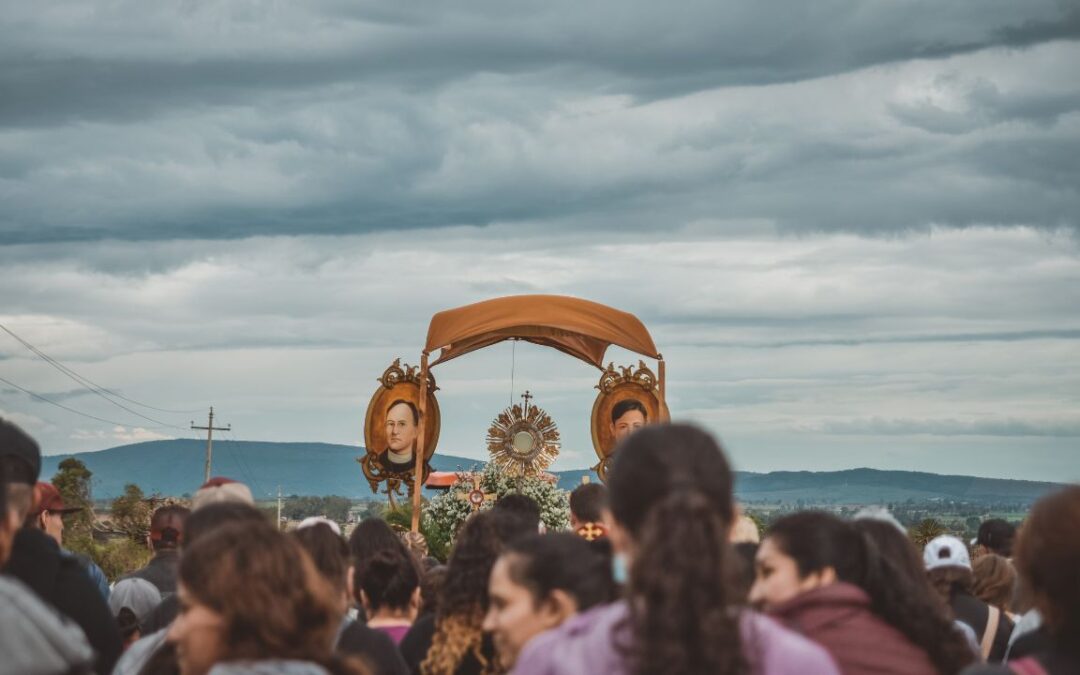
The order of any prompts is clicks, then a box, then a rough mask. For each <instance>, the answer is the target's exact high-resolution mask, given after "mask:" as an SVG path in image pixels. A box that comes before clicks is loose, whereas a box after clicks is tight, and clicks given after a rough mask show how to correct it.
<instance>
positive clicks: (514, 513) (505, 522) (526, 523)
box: [491, 492, 540, 541]
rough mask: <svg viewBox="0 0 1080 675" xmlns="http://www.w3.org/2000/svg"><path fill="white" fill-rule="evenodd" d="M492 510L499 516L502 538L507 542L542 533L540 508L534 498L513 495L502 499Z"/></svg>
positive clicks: (517, 494)
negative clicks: (515, 538) (518, 537)
mask: <svg viewBox="0 0 1080 675" xmlns="http://www.w3.org/2000/svg"><path fill="white" fill-rule="evenodd" d="M491 508H492V511H494V512H496V513H498V514H499V524H500V528H502V529H501V531H502V537H503V539H505V540H506V541H509V540H510V539H513V538H514V537H517V536H524V535H530V534H536V533H537V532H539V531H540V506H539V505H538V504H537V503H536V501H535V500H534V499H533V498H532V497H529V496H527V495H523V494H519V493H516V492H515V493H511V494H508V495H504V496H503V497H501V498H500V499H499V501H497V502H495V506H493V507H491Z"/></svg>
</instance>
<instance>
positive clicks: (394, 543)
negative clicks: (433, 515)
mask: <svg viewBox="0 0 1080 675" xmlns="http://www.w3.org/2000/svg"><path fill="white" fill-rule="evenodd" d="M400 546H401V539H400V538H399V537H398V535H397V534H396V533H395V532H394V530H393V528H391V527H390V526H389V525H388V524H387V523H386V521H385V520H383V519H382V518H365V519H363V520H361V521H360V522H359V523H357V525H356V528H355V529H353V531H352V534H350V535H349V553H350V554H351V555H352V564H353V568H354V569H356V570H359V569H360V568H361V567H363V565H364V563H366V562H367V560H368V558H371V557H372V556H373V555H375V554H376V553H378V552H379V551H385V550H391V551H396V550H398V547H400ZM354 591H355V589H354Z"/></svg>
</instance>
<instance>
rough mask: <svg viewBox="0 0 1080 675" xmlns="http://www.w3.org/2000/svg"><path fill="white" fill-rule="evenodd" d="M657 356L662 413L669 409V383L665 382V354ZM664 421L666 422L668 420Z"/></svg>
mask: <svg viewBox="0 0 1080 675" xmlns="http://www.w3.org/2000/svg"><path fill="white" fill-rule="evenodd" d="M656 356H657V358H656V362H657V363H656V366H657V368H656V369H657V371H658V375H659V377H657V384H658V385H659V389H660V412H661V414H662V413H663V411H665V410H667V385H666V384H665V374H664V355H663V354H657V355H656ZM664 421H665V422H666V421H667V420H664Z"/></svg>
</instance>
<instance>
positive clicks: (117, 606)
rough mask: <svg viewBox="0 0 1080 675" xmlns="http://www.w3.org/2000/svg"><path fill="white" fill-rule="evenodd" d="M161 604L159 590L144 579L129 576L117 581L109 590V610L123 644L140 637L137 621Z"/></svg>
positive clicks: (144, 617) (143, 618) (143, 619)
mask: <svg viewBox="0 0 1080 675" xmlns="http://www.w3.org/2000/svg"><path fill="white" fill-rule="evenodd" d="M159 604H161V592H160V591H159V590H158V588H157V586H155V585H154V584H152V583H150V582H149V581H147V580H146V579H139V578H138V577H129V578H127V579H121V580H120V581H117V582H116V583H115V584H114V585H113V587H112V590H111V591H110V592H109V610H110V611H111V612H112V615H113V617H114V618H115V619H116V623H117V625H118V626H119V628H120V635H121V637H123V639H124V644H125V645H130V644H131V643H132V642H134V641H135V640H138V639H139V637H140V634H139V623H140V622H141V621H145V620H146V618H147V617H148V616H150V612H152V611H154V608H155V607H157V606H158V605H159Z"/></svg>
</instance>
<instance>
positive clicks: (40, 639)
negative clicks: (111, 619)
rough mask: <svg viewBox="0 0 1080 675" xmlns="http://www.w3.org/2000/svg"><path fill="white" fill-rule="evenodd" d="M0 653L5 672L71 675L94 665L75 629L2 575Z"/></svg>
mask: <svg viewBox="0 0 1080 675" xmlns="http://www.w3.org/2000/svg"><path fill="white" fill-rule="evenodd" d="M0 653H2V654H3V655H4V668H5V669H6V668H11V670H5V672H31V671H32V670H34V669H37V668H41V669H42V670H41V671H35V672H47V671H53V670H54V671H55V672H68V671H72V672H75V671H77V670H79V669H87V668H89V667H90V666H91V665H92V664H93V662H94V650H93V649H92V648H91V647H90V644H89V643H88V642H87V639H86V635H85V634H84V633H83V631H82V629H81V628H79V626H77V625H76V624H75V623H73V622H71V621H70V620H68V619H67V618H66V617H64V616H63V615H62V614H60V613H59V612H57V611H56V610H54V609H53V608H52V607H50V606H49V605H47V604H45V603H44V602H42V601H41V600H40V599H39V598H38V597H37V595H35V594H34V592H33V591H32V590H30V588H28V587H27V586H26V585H25V584H23V583H22V582H20V581H19V580H18V579H15V578H12V577H8V576H6V575H0ZM24 669H25V670H24Z"/></svg>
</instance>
